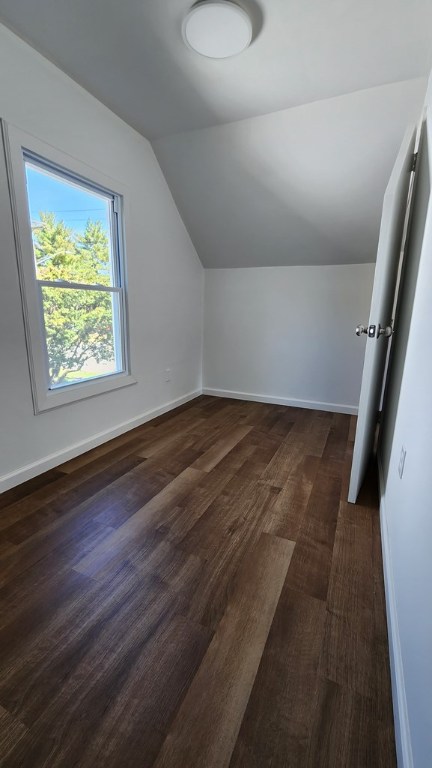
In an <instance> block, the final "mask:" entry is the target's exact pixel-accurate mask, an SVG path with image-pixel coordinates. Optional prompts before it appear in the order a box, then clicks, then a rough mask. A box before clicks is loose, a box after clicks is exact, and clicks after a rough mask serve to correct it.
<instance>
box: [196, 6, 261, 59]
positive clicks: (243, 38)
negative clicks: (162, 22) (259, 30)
mask: <svg viewBox="0 0 432 768" xmlns="http://www.w3.org/2000/svg"><path fill="white" fill-rule="evenodd" d="M183 37H184V40H185V42H186V43H187V45H188V46H189V47H190V48H192V49H193V50H194V51H196V52H197V53H200V54H201V55H202V56H208V57H209V58H211V59H226V58H228V57H229V56H235V55H236V54H238V53H241V52H242V51H244V50H245V48H247V47H248V46H249V45H250V42H251V40H252V22H251V20H250V18H249V16H248V15H247V13H246V11H244V10H243V8H240V7H239V6H238V5H236V4H235V3H232V2H230V0H214V1H213V0H212V1H211V2H210V1H209V2H207V0H205V1H204V2H202V3H198V5H194V6H193V7H192V8H191V10H190V11H189V13H188V15H187V16H186V18H185V20H184V22H183Z"/></svg>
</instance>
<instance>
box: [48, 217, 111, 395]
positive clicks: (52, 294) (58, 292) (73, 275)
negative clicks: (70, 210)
mask: <svg viewBox="0 0 432 768" xmlns="http://www.w3.org/2000/svg"><path fill="white" fill-rule="evenodd" d="M33 247H34V254H35V260H36V273H37V277H38V279H40V280H49V281H51V282H55V281H59V280H64V281H67V282H69V283H70V282H72V283H86V284H88V285H109V284H110V282H111V279H110V258H109V241H108V237H107V234H106V232H105V231H104V229H103V227H102V224H101V222H99V221H92V220H88V221H87V224H86V227H85V231H84V233H83V234H82V235H79V234H75V233H74V231H73V230H72V229H71V228H69V227H68V226H67V225H66V224H65V223H64V222H63V221H58V220H56V217H55V215H54V214H53V213H41V214H40V222H38V223H37V224H35V225H34V226H33ZM42 297H43V306H44V322H45V333H46V339H47V351H48V360H49V374H50V377H51V383H52V384H54V385H59V384H61V383H62V382H64V381H65V380H67V378H68V376H69V374H71V373H75V372H78V371H80V370H81V369H82V367H83V366H84V364H85V363H86V362H87V361H88V360H91V359H95V360H96V362H98V363H100V362H104V361H109V360H112V359H113V358H114V341H113V327H112V294H111V293H107V292H105V291H104V292H102V291H97V290H94V291H89V290H83V289H79V288H61V287H58V288H57V287H56V288H54V287H50V286H42Z"/></svg>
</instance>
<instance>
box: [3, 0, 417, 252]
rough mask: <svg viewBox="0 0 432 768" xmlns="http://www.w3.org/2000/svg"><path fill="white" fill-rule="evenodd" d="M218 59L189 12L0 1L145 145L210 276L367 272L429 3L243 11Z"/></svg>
mask: <svg viewBox="0 0 432 768" xmlns="http://www.w3.org/2000/svg"><path fill="white" fill-rule="evenodd" d="M237 1H238V2H239V3H240V4H241V5H243V6H244V7H245V9H247V10H248V11H249V13H250V15H251V17H252V20H253V25H254V38H253V41H252V44H251V46H250V48H249V49H247V50H246V51H244V52H243V53H242V54H241V55H239V56H235V57H232V58H230V59H223V60H219V61H218V60H212V59H208V58H205V57H202V56H199V55H197V54H196V53H194V52H193V51H191V50H190V49H189V48H188V47H186V45H185V44H184V42H183V40H182V35H181V25H182V20H183V18H184V16H185V15H186V13H187V11H188V10H189V8H190V6H191V5H192V0H121V2H118V0H116V1H114V0H73V1H71V0H37V2H35V0H0V20H1V21H3V22H4V23H5V24H6V25H7V26H9V27H10V28H11V29H12V30H14V31H15V32H17V34H19V35H20V36H21V37H22V38H24V39H26V40H27V41H28V42H29V43H30V44H31V45H33V47H35V48H36V49H38V50H39V51H40V52H41V53H42V54H44V55H45V56H46V57H47V58H49V59H51V60H52V61H53V62H54V63H55V64H56V65H57V66H58V67H60V68H61V69H63V70H64V71H65V72H66V73H67V74H68V75H70V76H71V77H72V78H74V79H75V80H76V81H77V82H79V83H80V84H81V85H82V86H84V88H86V89H87V90H88V91H89V92H90V93H92V94H93V95H94V96H96V98H98V99H99V100H100V101H102V102H103V103H105V104H106V105H107V106H108V107H110V108H111V109H112V110H113V111H114V112H116V113H117V114H118V115H119V116H120V117H122V118H123V119H124V120H125V121H126V122H128V123H129V124H130V125H132V126H133V127H134V128H136V129H137V130H138V131H139V132H140V133H142V134H143V135H144V136H146V137H147V138H149V139H150V140H151V141H152V143H153V147H154V149H155V152H156V154H157V157H158V160H159V162H160V165H161V167H162V170H163V172H164V174H165V176H166V178H167V181H168V183H169V185H170V188H171V191H172V193H173V195H174V198H175V201H176V203H177V206H178V208H179V210H180V213H181V215H182V216H183V219H184V221H185V224H186V226H187V228H188V231H189V233H190V235H191V237H192V240H193V242H194V245H195V247H196V249H197V252H198V255H199V256H200V258H201V261H202V263H203V264H204V266H206V267H245V266H276V265H292V264H296V265H298V264H304V265H308V264H339V263H344V264H346V263H359V262H368V261H369V262H370V261H373V260H374V259H375V252H376V244H377V240H378V230H379V220H380V209H381V203H382V197H383V194H384V190H385V186H386V182H387V179H388V177H389V174H390V171H391V167H392V164H393V162H394V159H395V157H396V153H397V150H398V147H399V144H400V142H401V140H402V136H403V133H404V130H405V128H406V126H407V124H408V123H410V122H411V123H412V122H416V121H417V119H418V117H419V114H420V111H421V107H422V102H423V97H424V92H425V87H426V77H427V75H428V73H429V70H430V68H431V66H432V39H431V34H430V32H431V29H432V2H431V0H410V1H409V2H407V0H362V2H359V1H358V0H327V1H326V2H323V1H322V0H237Z"/></svg>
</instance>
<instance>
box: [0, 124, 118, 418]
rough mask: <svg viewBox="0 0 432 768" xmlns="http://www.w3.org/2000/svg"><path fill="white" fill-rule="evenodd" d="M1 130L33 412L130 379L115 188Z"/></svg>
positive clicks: (92, 173)
mask: <svg viewBox="0 0 432 768" xmlns="http://www.w3.org/2000/svg"><path fill="white" fill-rule="evenodd" d="M3 132H4V135H5V137H6V138H7V139H8V142H7V149H8V150H9V151H8V152H7V154H8V158H9V163H8V165H9V178H10V182H11V191H12V193H13V195H12V207H13V212H14V220H15V230H16V239H17V251H18V256H19V259H18V261H19V271H20V277H21V284H22V294H23V305H24V319H25V325H26V333H27V339H28V349H29V363H30V374H31V381H32V387H33V399H34V403H35V410H36V411H37V412H38V411H41V410H46V409H47V408H51V407H56V406H58V405H62V404H65V403H69V402H71V401H73V400H77V399H81V398H83V397H89V396H92V395H95V394H99V393H101V392H106V391H108V390H110V389H113V388H117V387H118V386H124V385H125V384H130V383H133V379H132V377H131V376H130V373H129V368H128V343H127V322H126V295H125V269H124V266H125V265H124V257H123V221H122V218H123V195H122V194H120V192H119V191H113V189H114V186H112V185H111V184H110V183H109V181H108V180H107V179H103V181H101V174H99V173H97V172H96V171H90V172H89V169H87V168H85V167H82V166H81V164H80V163H77V161H72V160H71V158H69V157H66V156H64V157H61V154H60V153H58V152H57V151H56V150H53V149H52V148H49V147H47V146H45V147H43V146H42V145H41V143H40V142H38V141H37V140H35V139H33V138H31V137H26V136H25V135H24V134H22V133H21V132H20V131H17V129H11V127H10V126H9V127H8V128H7V129H6V127H5V126H4V125H3ZM41 150H42V151H41ZM44 150H45V151H44ZM59 160H60V162H59ZM83 171H84V172H83Z"/></svg>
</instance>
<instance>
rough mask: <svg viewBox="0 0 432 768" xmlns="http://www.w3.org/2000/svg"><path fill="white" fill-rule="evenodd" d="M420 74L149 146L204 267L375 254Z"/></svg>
mask: <svg viewBox="0 0 432 768" xmlns="http://www.w3.org/2000/svg"><path fill="white" fill-rule="evenodd" d="M425 88H426V81H425V80H423V79H416V80H409V81H405V82H403V83H394V84H392V85H385V86H381V87H378V88H372V89H368V90H365V91H357V92H356V93H352V94H347V95H345V96H338V97H336V98H334V99H326V100H324V101H319V102H314V103H313V104H308V105H304V106H301V107H295V108H293V109H288V110H283V111H280V112H274V113H273V114H271V115H264V116H262V117H255V118H250V119H248V120H243V121H241V122H237V123H230V124H229V125H223V126H216V127H213V128H206V129H203V130H200V131H190V132H187V133H183V134H177V135H176V136H171V137H166V138H163V139H159V140H158V141H156V142H154V149H155V152H156V155H157V157H158V160H159V163H160V165H161V167H162V169H163V171H164V173H165V176H166V178H167V180H168V183H169V185H170V187H171V191H172V193H173V195H174V199H175V200H176V202H177V205H178V208H179V210H180V213H181V215H182V217H183V220H184V222H185V224H186V226H187V228H188V230H189V233H190V235H191V237H192V240H193V242H194V244H195V247H196V249H197V252H198V253H199V255H200V258H201V261H202V263H203V264H204V266H206V267H251V266H258V267H259V266H282V265H294V264H296V265H299V264H349V263H362V262H371V261H375V256H376V247H377V243H378V234H379V222H380V216H381V206H382V200H383V195H384V190H385V187H386V185H387V181H388V179H389V176H390V172H391V169H392V166H393V163H394V160H395V158H396V154H397V151H398V149H399V146H400V144H401V141H402V137H403V135H404V132H405V129H406V127H407V125H408V124H409V123H416V122H417V121H418V119H419V116H420V114H421V110H422V104H423V99H424V94H425Z"/></svg>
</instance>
